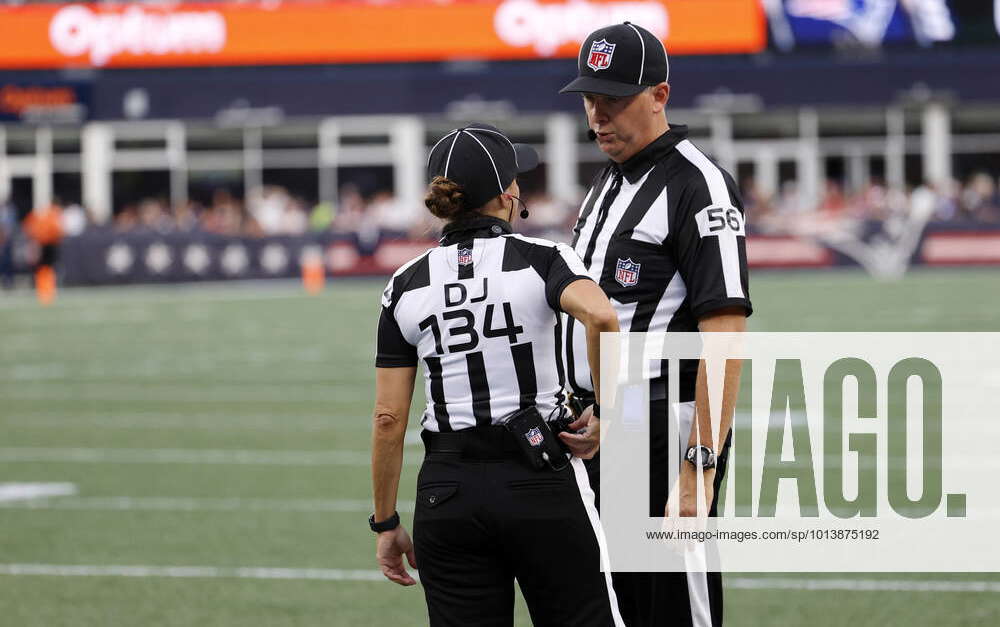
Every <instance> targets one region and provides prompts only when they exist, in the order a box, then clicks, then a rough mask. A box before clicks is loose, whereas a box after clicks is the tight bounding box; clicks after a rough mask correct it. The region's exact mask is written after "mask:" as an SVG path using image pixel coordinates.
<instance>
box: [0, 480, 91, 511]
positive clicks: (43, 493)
mask: <svg viewBox="0 0 1000 627" xmlns="http://www.w3.org/2000/svg"><path fill="white" fill-rule="evenodd" d="M76 492H77V490H76V484H73V483H37V482H32V483H25V482H19V483H0V507H3V506H4V505H5V504H7V503H22V502H26V501H27V502H30V501H32V500H34V499H43V498H49V497H53V496H72V495H74V494H76Z"/></svg>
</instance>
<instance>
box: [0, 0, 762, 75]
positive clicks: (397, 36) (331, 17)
mask: <svg viewBox="0 0 1000 627" xmlns="http://www.w3.org/2000/svg"><path fill="white" fill-rule="evenodd" d="M625 20H631V21H634V22H636V23H637V24H642V25H643V26H645V27H646V28H648V29H649V30H650V31H652V32H653V33H654V34H656V35H657V36H658V37H660V38H661V39H662V40H663V41H664V42H665V44H666V46H667V50H668V52H669V53H671V54H707V53H711V54H727V53H752V52H758V51H760V50H763V49H764V48H765V47H766V45H767V26H766V22H765V18H764V14H763V11H762V9H761V7H760V3H759V2H758V0H600V1H589V0H555V1H551V0H544V1H543V0H483V1H481V2H479V1H476V2H454V3H440V2H431V1H415V0H411V1H409V2H398V3H388V4H382V5H377V6H376V5H372V4H368V3H364V2H357V1H354V2H352V1H348V2H329V1H327V2H317V3H291V4H279V5H276V6H266V5H255V4H239V5H233V4H222V3H217V4H194V3H191V4H187V3H181V4H168V5H163V6H156V5H146V4H142V5H140V4H122V5H87V4H65V5H54V6H53V5H29V6H18V7H0V41H3V42H4V45H3V46H2V47H0V68H8V69H44V68H62V67H160V66H229V65H299V64H313V63H366V62H406V61H445V60H452V59H490V60H501V59H540V58H553V57H563V58H572V57H575V56H576V54H577V50H578V47H579V45H580V41H581V40H583V39H584V38H585V37H586V35H587V34H588V33H589V32H590V31H592V30H594V29H596V28H599V27H601V26H605V25H607V24H611V23H615V22H622V21H625Z"/></svg>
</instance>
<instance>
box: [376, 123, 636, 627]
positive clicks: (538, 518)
mask: <svg viewBox="0 0 1000 627" xmlns="http://www.w3.org/2000/svg"><path fill="white" fill-rule="evenodd" d="M537 164H538V156H537V154H536V153H535V151H534V150H533V149H532V148H530V147H529V146H526V145H522V144H513V143H511V141H510V140H509V139H508V138H507V137H506V136H505V135H504V134H503V133H501V132H500V131H499V130H497V129H496V128H494V127H492V126H488V125H485V124H472V125H469V126H466V127H463V128H459V129H455V130H453V131H451V132H449V133H447V134H446V135H445V136H444V137H442V138H441V140H440V141H438V143H437V144H435V145H434V147H433V148H432V149H431V154H430V158H429V160H428V178H430V179H432V182H431V184H430V188H429V190H428V192H427V196H426V198H425V199H424V202H425V204H426V205H427V208H428V209H429V210H430V212H431V213H432V214H434V215H435V216H437V217H439V218H442V219H443V220H445V222H446V224H445V226H444V230H443V233H444V236H443V237H442V238H441V245H440V246H439V247H437V248H434V249H432V250H430V251H428V252H427V253H425V254H423V255H421V256H419V257H417V258H416V259H414V260H412V261H410V262H409V263H407V264H406V265H404V266H403V267H402V268H400V269H399V270H398V271H397V272H396V274H395V275H393V277H392V279H391V280H390V281H389V284H388V286H387V287H386V289H385V292H384V293H383V294H382V312H381V317H380V319H379V325H378V352H377V356H376V383H375V410H374V433H373V439H372V440H373V441H372V449H373V450H372V480H373V484H374V499H375V513H374V514H373V515H372V516H371V518H370V519H369V524H370V526H371V528H372V530H373V531H375V532H376V533H377V534H378V538H377V540H376V558H377V560H378V563H379V565H380V567H381V569H382V572H383V574H385V576H386V577H387V578H389V579H390V580H392V581H394V582H396V583H398V584H401V585H413V584H414V583H415V580H414V579H413V578H412V577H411V576H410V575H409V573H408V572H407V570H406V567H405V565H404V563H403V555H404V554H405V555H406V557H407V560H408V561H409V563H410V566H411V567H414V568H417V567H418V565H419V569H420V580H421V583H422V584H423V587H424V593H425V597H426V601H427V610H428V614H429V618H430V624H431V625H433V626H438V625H461V626H462V627H467V626H468V625H477V626H493V625H496V626H509V625H512V624H513V609H514V580H515V579H516V580H517V582H518V585H519V586H520V587H521V591H522V594H523V595H524V599H525V601H526V602H527V605H528V610H529V612H530V613H531V618H532V621H533V622H534V624H535V625H575V626H588V625H594V626H597V625H600V626H602V627H603V626H607V625H622V624H623V623H622V622H621V617H620V615H619V613H618V609H617V603H616V601H615V596H614V590H613V589H612V588H611V585H610V581H611V580H610V577H609V576H607V574H606V573H602V572H601V570H602V569H601V563H602V555H603V556H604V559H606V552H605V551H604V548H603V535H602V533H601V530H600V526H599V523H598V519H597V511H596V509H595V508H594V493H593V491H592V490H591V488H590V484H589V483H588V480H587V474H586V471H585V470H584V467H583V464H582V462H581V458H587V457H590V456H592V455H593V454H594V452H595V451H596V450H597V447H598V445H599V436H600V433H599V424H598V420H597V417H599V415H600V413H599V411H598V412H596V415H597V417H594V418H591V419H590V420H589V422H587V423H586V424H585V423H584V420H583V419H581V420H579V421H576V422H573V423H571V424H568V425H567V423H568V422H570V419H568V418H567V415H568V412H567V409H566V406H565V397H564V393H563V366H562V362H561V359H560V352H561V347H560V345H559V343H560V338H561V333H560V329H559V324H560V322H559V320H560V318H559V312H566V313H568V314H569V315H571V316H573V317H574V318H575V319H577V320H579V321H580V322H581V323H582V324H583V325H584V326H585V327H586V330H587V351H588V356H589V358H590V363H591V364H600V363H601V360H600V356H599V349H600V333H601V332H602V331H617V330H618V322H617V316H616V315H615V312H614V309H613V308H612V307H611V304H610V302H608V299H607V297H606V296H605V295H604V293H603V292H602V291H601V289H600V288H599V287H598V286H597V284H596V283H594V282H593V281H592V280H591V279H590V278H588V277H587V276H586V272H585V270H584V268H583V265H582V263H581V262H580V260H579V258H578V257H577V256H576V255H575V253H573V251H572V250H571V249H570V248H569V247H567V246H565V245H563V244H555V243H553V242H549V241H546V240H541V239H532V238H527V237H522V236H520V235H516V234H514V233H513V230H512V227H511V225H512V223H513V221H514V217H515V215H516V214H518V213H519V214H520V216H521V217H522V218H526V217H527V210H526V209H525V208H524V205H523V204H521V211H520V212H518V211H516V210H515V207H516V206H517V205H518V204H520V200H519V199H518V198H517V196H518V193H519V190H518V185H517V181H516V180H515V177H516V176H517V174H518V173H521V172H525V171H528V170H530V169H532V168H534V167H535V166H536V165H537ZM418 361H422V362H423V366H424V379H425V389H426V396H427V407H426V409H425V410H424V413H423V417H422V418H421V425H422V427H423V430H422V432H421V436H422V438H423V442H424V447H425V452H426V454H425V457H424V462H423V465H422V466H421V469H420V474H419V476H418V479H417V501H416V510H415V514H414V519H413V542H411V540H410V537H409V535H408V534H407V532H406V530H405V529H404V528H403V527H402V526H401V525H400V523H399V515H398V514H397V513H396V496H397V490H398V486H399V476H400V468H401V466H402V460H403V439H404V435H405V433H406V423H407V415H408V413H409V409H410V402H411V399H412V396H413V386H414V380H415V377H416V370H417V362H418ZM597 367H599V366H597ZM592 376H593V380H594V382H595V384H598V383H599V382H600V376H599V373H598V372H597V371H596V370H595V371H594V372H592ZM574 430H578V432H576V433H574V432H573V431H574ZM570 452H571V453H572V455H570ZM605 570H607V569H606V568H605Z"/></svg>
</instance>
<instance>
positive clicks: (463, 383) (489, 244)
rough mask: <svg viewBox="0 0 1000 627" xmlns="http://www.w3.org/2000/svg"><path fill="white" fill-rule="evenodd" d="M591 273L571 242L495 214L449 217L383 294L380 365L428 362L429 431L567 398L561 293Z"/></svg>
mask: <svg viewBox="0 0 1000 627" xmlns="http://www.w3.org/2000/svg"><path fill="white" fill-rule="evenodd" d="M577 279H589V277H588V276H587V273H586V271H585V270H584V267H583V264H582V263H581V261H580V259H579V257H577V255H576V254H575V253H574V252H573V251H572V250H571V249H570V248H569V247H568V246H566V245H565V244H556V243H553V242H550V241H547V240H542V239H535V238H528V237H522V236H520V235H515V234H513V233H512V232H511V228H510V225H509V224H508V223H507V222H505V221H503V220H499V219H497V218H491V217H485V216H484V217H479V218H474V219H471V220H465V221H462V222H461V223H459V224H449V225H448V226H446V227H445V230H444V237H443V238H442V240H441V245H440V246H439V247H437V248H433V249H431V250H429V251H428V252H426V253H425V254H423V255H421V256H419V257H417V258H416V259H414V260H412V261H410V262H409V263H408V264H406V265H404V266H403V267H402V268H400V269H399V270H398V271H397V272H396V273H395V274H394V275H393V277H392V279H390V280H389V284H388V286H387V287H386V289H385V292H384V293H383V294H382V313H381V316H380V318H379V324H378V349H377V351H378V352H377V356H376V361H375V365H376V366H377V367H380V368H391V367H401V366H415V365H417V362H418V360H419V361H422V362H423V365H424V380H425V385H426V396H427V407H426V409H425V410H424V415H423V418H422V419H421V424H422V425H423V427H424V428H425V429H427V430H429V431H435V432H443V431H457V430H460V429H467V428H470V427H475V426H483V425H491V424H497V423H499V421H500V420H501V419H502V418H503V417H505V416H507V415H509V414H511V413H512V412H515V411H517V410H518V409H521V408H524V407H529V406H532V405H535V406H537V408H538V410H539V412H541V414H542V416H551V418H555V417H557V416H558V415H559V414H560V409H561V408H562V407H563V404H564V402H565V396H564V393H563V389H564V387H565V368H564V367H563V363H562V359H561V357H562V345H561V342H562V338H563V331H562V328H561V327H562V324H561V320H560V316H559V313H560V312H561V309H560V308H559V299H560V296H561V295H562V292H563V290H564V289H565V288H566V286H567V285H569V284H570V283H572V282H573V281H575V280H577Z"/></svg>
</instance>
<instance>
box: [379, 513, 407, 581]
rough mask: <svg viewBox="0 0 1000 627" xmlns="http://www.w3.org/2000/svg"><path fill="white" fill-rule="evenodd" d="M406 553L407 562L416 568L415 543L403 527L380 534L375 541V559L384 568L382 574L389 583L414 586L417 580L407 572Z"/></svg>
mask: <svg viewBox="0 0 1000 627" xmlns="http://www.w3.org/2000/svg"><path fill="white" fill-rule="evenodd" d="M404 553H405V554H406V561H408V562H409V563H410V566H411V567H413V568H416V567H417V558H416V556H415V555H414V553H413V541H412V540H410V534H408V533H406V529H405V528H404V527H403V525H400V526H398V527H396V528H395V529H392V530H390V531H383V532H381V533H380V534H378V537H377V538H376V540H375V559H377V560H378V565H379V566H380V567H381V568H382V574H383V575H385V576H386V578H387V579H388V580H389V581H392V582H395V583H398V584H399V585H401V586H412V585H414V584H416V583H417V580H416V579H414V578H413V577H411V576H410V573H408V572H406V564H404V563H403V554H404Z"/></svg>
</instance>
